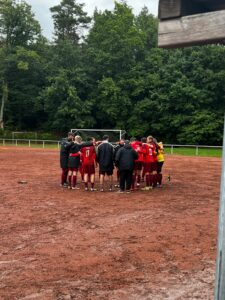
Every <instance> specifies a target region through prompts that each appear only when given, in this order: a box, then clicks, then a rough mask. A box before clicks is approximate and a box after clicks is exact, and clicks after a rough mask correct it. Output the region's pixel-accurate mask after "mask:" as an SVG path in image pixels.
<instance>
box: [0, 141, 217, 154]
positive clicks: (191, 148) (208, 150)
mask: <svg viewBox="0 0 225 300" xmlns="http://www.w3.org/2000/svg"><path fill="white" fill-rule="evenodd" d="M1 145H2V146H27V147H34V148H35V147H38V148H55V149H59V148H60V141H56V140H36V139H0V146H1ZM164 147H165V152H166V154H172V155H173V154H178V155H192V156H193V155H196V156H201V155H205V156H208V155H209V156H221V155H222V146H204V145H176V144H165V145H164Z"/></svg>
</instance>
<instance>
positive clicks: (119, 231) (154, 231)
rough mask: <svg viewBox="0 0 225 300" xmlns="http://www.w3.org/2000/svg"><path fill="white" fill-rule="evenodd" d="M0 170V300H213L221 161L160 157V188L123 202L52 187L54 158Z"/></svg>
mask: <svg viewBox="0 0 225 300" xmlns="http://www.w3.org/2000/svg"><path fill="white" fill-rule="evenodd" d="M0 164H1V172H0V195H1V197H0V215H1V220H2V222H1V224H0V240H1V243H0V255H1V259H0V277H1V280H0V299H4V300H5V299H7V300H8V299H10V300H11V299H81V300H84V299H107V300H108V299H113V300H117V299H120V300H139V299H140V300H147V299H154V300H164V299H170V300H175V299H180V300H181V299H182V300H183V299H202V300H206V299H209V300H211V299H213V284H214V270H215V258H216V239H217V216H218V205H219V182H220V166H221V160H220V158H208V157H185V156H182V157H181V156H177V155H174V156H169V155H168V156H166V163H165V169H164V187H163V188H162V189H155V190H153V191H148V192H141V191H137V192H134V193H132V194H122V195H121V194H117V193H116V192H113V193H99V192H96V193H91V192H84V191H83V190H80V191H72V190H67V189H63V188H60V187H59V177H60V170H59V154H58V152H57V151H55V150H44V149H32V148H31V149H29V148H21V147H18V148H16V147H0ZM168 175H170V177H171V179H172V180H171V181H167V178H168ZM20 181H25V182H26V184H20V183H19V182H20Z"/></svg>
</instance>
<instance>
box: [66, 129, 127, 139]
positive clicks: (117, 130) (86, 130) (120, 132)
mask: <svg viewBox="0 0 225 300" xmlns="http://www.w3.org/2000/svg"><path fill="white" fill-rule="evenodd" d="M76 131H80V132H82V131H84V132H118V133H119V136H120V139H122V135H123V134H124V133H126V131H125V130H121V129H87V128H85V129H81V128H80V129H79V128H73V129H71V132H76Z"/></svg>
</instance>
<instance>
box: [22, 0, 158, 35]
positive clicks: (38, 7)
mask: <svg viewBox="0 0 225 300" xmlns="http://www.w3.org/2000/svg"><path fill="white" fill-rule="evenodd" d="M26 2H28V3H29V4H30V5H31V6H32V11H33V12H34V13H35V16H36V19H37V20H38V21H39V22H40V24H41V27H42V29H43V34H44V36H46V37H47V38H49V39H51V38H52V32H53V23H52V20H51V14H50V12H49V8H50V7H52V6H54V5H57V4H59V3H60V0H26ZM78 2H79V3H85V7H84V10H85V11H86V12H87V13H88V14H89V15H90V16H92V14H93V12H94V9H95V8H96V7H97V9H98V10H105V9H108V10H111V9H113V7H114V0H80V1H79V0H78ZM127 3H128V5H129V6H131V7H132V8H133V9H134V13H135V14H137V13H138V12H140V10H141V8H142V7H144V6H147V7H148V9H149V11H150V12H151V13H152V14H154V15H157V11H158V0H127Z"/></svg>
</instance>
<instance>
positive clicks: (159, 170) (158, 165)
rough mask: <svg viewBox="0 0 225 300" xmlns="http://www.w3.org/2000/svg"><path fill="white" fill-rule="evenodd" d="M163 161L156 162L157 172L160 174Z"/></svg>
mask: <svg viewBox="0 0 225 300" xmlns="http://www.w3.org/2000/svg"><path fill="white" fill-rule="evenodd" d="M163 164H164V161H161V162H158V163H157V173H158V174H160V173H161V172H162V167H163Z"/></svg>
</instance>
